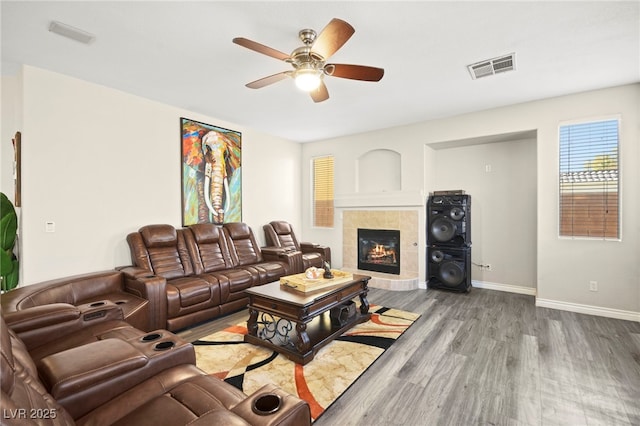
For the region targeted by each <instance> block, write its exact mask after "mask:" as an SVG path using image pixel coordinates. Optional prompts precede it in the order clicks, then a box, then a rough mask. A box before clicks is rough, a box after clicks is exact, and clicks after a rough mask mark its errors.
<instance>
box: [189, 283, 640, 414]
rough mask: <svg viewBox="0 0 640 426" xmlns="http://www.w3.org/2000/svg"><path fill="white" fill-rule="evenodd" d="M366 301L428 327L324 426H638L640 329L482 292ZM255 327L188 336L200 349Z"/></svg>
mask: <svg viewBox="0 0 640 426" xmlns="http://www.w3.org/2000/svg"><path fill="white" fill-rule="evenodd" d="M369 301H370V302H371V303H375V304H377V305H383V306H388V307H394V308H399V309H403V310H407V311H411V312H417V313H420V314H422V317H421V318H420V319H418V321H416V323H415V324H414V325H413V326H412V327H411V328H410V329H409V330H408V331H407V332H406V333H405V334H404V335H403V336H402V337H401V338H400V339H398V341H397V342H396V343H395V344H394V345H393V346H391V348H390V349H389V350H388V351H387V352H386V353H385V354H383V356H382V357H381V358H380V359H378V360H377V361H376V362H375V363H374V364H373V365H372V366H371V367H370V368H369V370H367V371H366V372H365V373H364V374H363V375H362V376H361V377H360V379H359V380H357V381H356V382H355V383H354V384H353V385H352V386H351V387H350V388H349V389H348V390H347V391H346V392H345V393H344V394H343V395H342V396H341V397H340V398H339V399H338V400H337V401H336V402H335V403H334V404H333V405H332V406H331V407H330V408H329V409H328V410H327V411H326V412H325V413H324V414H323V415H322V416H321V417H320V418H319V419H318V420H317V421H316V422H315V423H314V425H316V426H329V425H330V426H334V425H341V426H342V425H416V426H417V425H640V323H637V322H631V321H622V320H615V319H610V318H603V317H596V316H590V315H582V314H576V313H571V312H564V311H557V310H552V309H546V308H536V307H535V304H534V303H535V302H534V297H533V296H526V295H519V294H513V293H505V292H499V291H494V290H487V289H476V288H474V289H473V290H472V291H471V292H470V293H469V294H458V293H450V292H445V291H439V290H416V291H410V292H392V291H386V290H380V289H371V291H370V293H369ZM246 318H247V312H246V311H243V312H239V313H236V314H233V315H230V316H227V317H225V318H222V319H219V320H217V321H214V322H212V323H209V324H206V325H204V326H200V327H197V328H194V329H191V330H188V331H185V332H182V333H180V334H181V335H182V336H183V337H184V338H186V339H188V340H195V339H197V338H199V337H202V336H205V335H207V334H210V333H212V332H214V331H217V330H220V329H223V328H225V327H227V326H228V325H232V324H237V323H238V322H242V321H243V320H246Z"/></svg>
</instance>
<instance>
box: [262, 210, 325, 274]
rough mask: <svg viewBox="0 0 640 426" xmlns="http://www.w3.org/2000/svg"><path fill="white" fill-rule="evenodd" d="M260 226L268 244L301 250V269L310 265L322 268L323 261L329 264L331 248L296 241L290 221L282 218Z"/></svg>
mask: <svg viewBox="0 0 640 426" xmlns="http://www.w3.org/2000/svg"><path fill="white" fill-rule="evenodd" d="M262 228H263V229H264V236H265V239H266V243H267V245H268V246H273V247H281V248H284V249H288V250H297V251H301V252H302V264H303V269H302V270H305V269H307V268H309V267H311V266H315V267H316V268H322V267H324V262H329V264H331V248H330V247H327V246H323V245H320V244H316V243H309V242H298V238H296V234H295V233H294V232H293V227H292V226H291V224H290V223H288V222H285V221H283V220H274V221H272V222H269V223H268V224H266V225H264V226H263V227H262ZM298 272H302V271H298Z"/></svg>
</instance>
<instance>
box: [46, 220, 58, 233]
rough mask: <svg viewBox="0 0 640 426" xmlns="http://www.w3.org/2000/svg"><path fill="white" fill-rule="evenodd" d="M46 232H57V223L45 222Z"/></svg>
mask: <svg viewBox="0 0 640 426" xmlns="http://www.w3.org/2000/svg"><path fill="white" fill-rule="evenodd" d="M44 232H56V223H55V222H45V223H44Z"/></svg>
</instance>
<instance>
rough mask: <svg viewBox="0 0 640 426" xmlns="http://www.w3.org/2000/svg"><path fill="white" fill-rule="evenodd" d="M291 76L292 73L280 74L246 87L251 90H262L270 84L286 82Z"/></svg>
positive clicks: (253, 82) (248, 84)
mask: <svg viewBox="0 0 640 426" xmlns="http://www.w3.org/2000/svg"><path fill="white" fill-rule="evenodd" d="M290 75H291V71H284V72H279V73H278V74H273V75H270V76H268V77H264V78H261V79H259V80H256V81H252V82H251V83H247V84H246V86H247V87H248V88H250V89H260V88H261V87H265V86H268V85H270V84H273V83H277V82H279V81H280V80H284V79H285V78H287V77H289V76H290Z"/></svg>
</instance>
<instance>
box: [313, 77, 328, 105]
mask: <svg viewBox="0 0 640 426" xmlns="http://www.w3.org/2000/svg"><path fill="white" fill-rule="evenodd" d="M309 94H310V95H311V99H313V102H316V103H318V102H322V101H326V100H327V99H329V91H328V90H327V86H326V85H325V84H324V81H321V82H320V85H319V86H318V87H317V88H316V89H315V90H312V91H311V92H309Z"/></svg>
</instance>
